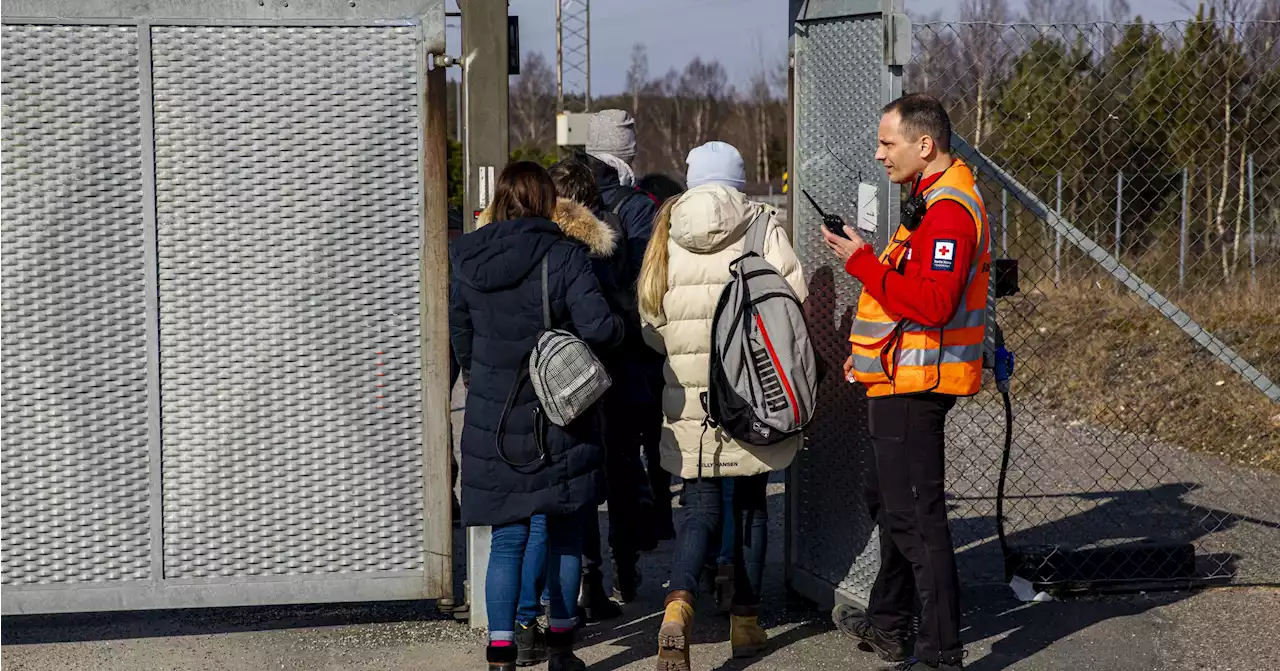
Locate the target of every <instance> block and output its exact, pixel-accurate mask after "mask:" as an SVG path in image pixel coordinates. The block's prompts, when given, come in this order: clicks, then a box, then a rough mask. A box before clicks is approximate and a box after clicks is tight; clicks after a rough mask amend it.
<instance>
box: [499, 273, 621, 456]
mask: <svg viewBox="0 0 1280 671" xmlns="http://www.w3.org/2000/svg"><path fill="white" fill-rule="evenodd" d="M541 272H542V278H541V280H542V326H543V328H544V329H545V330H544V331H543V332H542V334H541V335H539V336H538V342H537V343H536V344H535V345H534V346H533V349H532V350H530V351H529V353H528V354H526V355H525V357H524V358H525V361H524V362H523V363H522V364H521V366H520V372H519V374H518V375H517V376H516V380H515V383H514V384H512V386H511V392H510V393H509V394H508V395H507V402H506V404H505V405H504V406H503V408H502V417H501V418H500V419H499V420H498V434H497V439H496V444H497V449H498V456H499V457H501V458H502V460H503V461H505V462H506V463H507V464H509V465H511V466H515V467H518V468H522V467H526V466H533V465H534V464H537V463H539V462H541V461H542V460H543V459H546V458H547V456H548V454H547V450H546V447H545V445H544V443H543V440H544V438H545V433H546V424H545V421H548V420H549V421H550V422H551V423H552V424H555V425H556V426H568V425H569V423H570V422H572V421H573V420H575V419H577V418H579V417H581V416H582V415H583V414H584V413H586V412H587V410H588V409H590V408H591V406H592V405H593V404H595V402H596V401H598V400H600V397H602V396H604V393H605V392H606V391H608V389H609V386H610V385H611V384H613V381H612V380H611V379H610V378H609V374H608V373H607V372H605V369H604V365H603V364H601V363H600V360H599V359H597V358H596V355H595V353H594V352H592V351H591V347H590V346H589V345H587V343H585V342H583V341H582V339H581V338H579V337H578V336H576V335H574V334H572V333H570V332H568V331H565V330H562V329H556V328H552V326H551V297H550V295H549V292H550V290H549V288H548V282H547V280H548V278H547V275H548V270H547V257H545V256H543V257H542V271H541ZM526 380H528V381H529V382H530V383H531V384H532V385H533V393H534V395H536V396H537V397H538V404H539V407H538V408H536V409H535V410H534V437H535V441H536V443H537V446H538V455H537V457H535V458H534V459H532V460H530V461H524V462H516V461H512V460H511V459H510V458H508V457H507V454H506V451H505V450H504V449H503V440H504V438H505V436H506V425H507V416H508V415H509V414H511V409H512V408H513V407H514V406H515V402H516V398H517V397H518V395H519V393H520V388H521V387H523V386H524V383H525V381H526Z"/></svg>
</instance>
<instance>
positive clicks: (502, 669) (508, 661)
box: [484, 645, 516, 671]
mask: <svg viewBox="0 0 1280 671" xmlns="http://www.w3.org/2000/svg"><path fill="white" fill-rule="evenodd" d="M484 658H485V661H487V662H489V671H516V646H514V645H504V646H502V647H494V646H493V645H489V646H488V647H486V648H485V649H484Z"/></svg>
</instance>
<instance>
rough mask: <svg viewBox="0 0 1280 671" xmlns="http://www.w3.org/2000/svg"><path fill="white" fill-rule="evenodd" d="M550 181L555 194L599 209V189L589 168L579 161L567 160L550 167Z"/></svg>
mask: <svg viewBox="0 0 1280 671" xmlns="http://www.w3.org/2000/svg"><path fill="white" fill-rule="evenodd" d="M547 172H549V173H551V181H553V182H555V183H556V193H557V194H558V195H559V196H560V197H561V198H568V199H569V200H572V201H573V202H575V203H578V204H580V205H585V206H587V207H589V208H591V209H593V210H594V209H597V208H599V207H600V202H601V200H600V189H599V188H598V187H597V186H596V177H595V175H593V174H591V168H588V167H587V166H586V165H584V164H583V163H581V162H579V161H575V160H573V159H567V160H564V161H560V162H559V163H557V164H555V165H553V166H551V168H550V169H548V170H547Z"/></svg>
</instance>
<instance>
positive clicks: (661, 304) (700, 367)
mask: <svg viewBox="0 0 1280 671" xmlns="http://www.w3.org/2000/svg"><path fill="white" fill-rule="evenodd" d="M687 162H688V164H689V171H688V184H689V190H688V191H686V192H685V193H684V194H682V195H680V196H679V197H676V198H672V199H669V200H668V201H667V202H666V203H665V204H664V205H663V207H662V209H661V210H660V211H659V213H658V216H657V218H656V220H655V221H654V224H653V237H652V238H651V239H650V241H649V246H648V249H647V250H646V252H645V257H644V263H643V265H642V267H641V270H640V280H639V283H638V286H637V291H638V294H639V301H640V312H641V318H642V319H643V321H644V323H645V324H644V325H645V329H644V330H645V339H646V341H647V342H648V343H649V344H650V345H651V346H653V347H654V348H655V349H657V350H658V351H659V352H661V353H663V354H664V355H665V356H666V365H665V366H664V371H663V373H664V378H665V383H666V384H665V388H664V389H663V393H662V409H663V415H664V426H663V431H662V439H661V452H662V466H663V468H664V469H666V470H667V471H669V472H671V473H672V474H674V475H679V476H680V477H681V478H682V479H683V480H684V492H683V501H684V507H685V508H686V509H687V510H688V511H689V514H688V515H686V516H685V518H684V521H683V522H682V523H681V525H680V528H679V529H678V531H677V534H676V549H675V553H674V556H673V557H672V567H671V584H670V592H669V593H668V595H667V602H666V614H665V616H664V619H663V624H662V628H661V630H660V632H659V635H658V648H659V649H658V669H659V670H660V671H686V670H687V669H688V668H689V648H688V645H689V630H690V626H691V624H692V620H693V601H694V592H695V591H696V589H697V586H698V578H697V576H698V574H699V572H700V570H701V568H702V565H703V560H704V557H705V556H706V548H707V546H708V545H709V544H710V543H712V542H716V543H718V539H719V538H720V519H721V517H720V515H721V511H720V506H721V488H722V486H723V483H724V482H725V481H726V480H727V479H728V478H733V508H734V510H733V515H734V528H735V534H734V535H735V542H734V544H735V550H734V597H733V605H732V607H731V609H730V623H731V624H730V641H731V643H732V647H733V654H734V656H735V657H750V656H754V655H755V654H758V653H759V652H760V651H761V650H762V649H763V647H764V644H765V633H764V630H762V629H761V628H760V626H759V624H758V616H759V603H760V598H759V593H760V580H761V576H762V573H763V569H764V560H765V539H766V536H767V533H766V527H767V516H766V508H765V487H766V485H767V483H768V478H769V473H771V472H773V471H777V470H782V469H784V468H786V467H787V466H788V465H790V464H791V461H792V459H793V458H794V457H795V454H796V450H797V449H799V447H800V443H801V440H802V439H801V438H800V437H799V436H797V437H795V438H793V439H791V440H787V441H783V442H781V443H778V444H776V445H770V446H767V447H758V446H755V445H746V444H743V443H740V442H738V441H736V440H734V439H732V438H730V437H728V436H727V435H725V434H724V433H723V432H721V431H720V430H718V429H712V428H706V427H704V422H703V420H704V419H705V417H706V413H705V412H704V411H703V408H702V403H701V395H702V393H703V392H705V391H707V386H708V384H709V371H710V364H711V326H712V318H713V317H714V315H715V309H716V303H717V301H718V300H719V298H720V293H721V291H722V290H723V289H724V286H725V283H727V282H728V281H729V279H730V276H729V264H730V263H731V262H733V261H734V260H735V259H737V258H738V257H740V256H742V254H743V251H744V246H745V244H746V239H745V234H746V231H747V227H748V225H749V224H750V223H751V222H752V220H754V219H755V218H756V215H758V214H759V213H760V212H761V210H762V209H766V210H769V208H768V206H766V205H763V204H761V203H755V202H752V201H750V200H748V199H747V197H746V196H745V195H744V194H743V193H742V187H743V182H744V173H745V171H744V168H743V163H742V156H741V155H740V154H739V153H738V150H737V149H734V148H733V147H732V146H731V145H728V144H725V143H723V142H709V143H707V144H705V145H702V146H700V147H697V148H695V149H694V150H693V151H691V152H690V153H689V157H688V159H687ZM768 226H769V228H768V232H767V235H766V237H765V246H764V258H765V260H766V261H768V262H769V263H770V264H772V265H773V266H774V268H776V269H777V270H778V272H779V273H781V274H782V275H783V277H785V278H786V280H787V282H788V283H789V284H790V285H791V287H792V289H794V291H795V293H796V296H797V298H799V299H800V300H801V301H803V300H804V299H805V298H806V297H807V295H808V291H807V289H806V287H805V282H804V272H803V270H802V269H801V267H800V262H799V260H798V259H797V258H796V254H795V251H794V250H793V249H792V247H791V242H790V241H789V240H788V239H787V234H786V232H785V231H784V230H783V229H782V226H781V225H780V224H779V223H778V221H777V219H776V217H774V216H773V212H772V210H770V216H769V223H768ZM699 460H701V461H702V463H701V472H699ZM700 476H701V477H700Z"/></svg>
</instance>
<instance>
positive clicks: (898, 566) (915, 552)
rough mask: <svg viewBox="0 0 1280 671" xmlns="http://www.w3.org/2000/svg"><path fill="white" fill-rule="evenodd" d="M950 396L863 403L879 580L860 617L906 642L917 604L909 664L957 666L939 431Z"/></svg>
mask: <svg viewBox="0 0 1280 671" xmlns="http://www.w3.org/2000/svg"><path fill="white" fill-rule="evenodd" d="M955 404H956V399H955V397H954V396H942V395H938V394H917V395H911V396H888V397H879V398H873V399H869V400H868V406H867V410H868V419H869V425H870V430H871V439H872V443H873V444H874V448H875V449H874V459H873V460H872V463H871V464H870V469H869V476H870V477H868V478H867V490H866V496H867V509H868V511H869V512H870V513H871V515H872V517H873V518H874V519H875V520H876V522H877V523H878V524H879V525H880V573H879V574H878V575H877V576H876V582H875V585H873V586H872V588H871V599H870V604H869V606H868V608H867V616H868V617H869V618H870V620H871V624H872V625H873V626H875V627H876V628H877V629H880V630H882V631H885V632H891V633H896V634H902V635H903V636H905V635H906V633H907V630H908V627H909V626H910V623H911V614H912V610H913V605H914V601H915V598H916V597H919V599H920V629H919V631H918V633H917V635H916V657H917V658H918V659H920V660H921V661H924V662H926V663H929V664H938V663H948V664H949V663H955V662H958V661H960V659H961V656H962V654H963V648H962V647H961V644H960V594H959V587H960V580H959V577H958V576H957V574H956V558H955V551H954V550H953V548H952V546H951V529H950V528H949V527H948V526H947V504H946V496H945V493H944V491H943V486H944V485H943V483H944V473H945V470H946V456H945V450H944V448H945V440H944V436H943V429H944V426H945V424H946V418H947V412H948V411H949V410H951V408H952V407H953V406H955Z"/></svg>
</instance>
